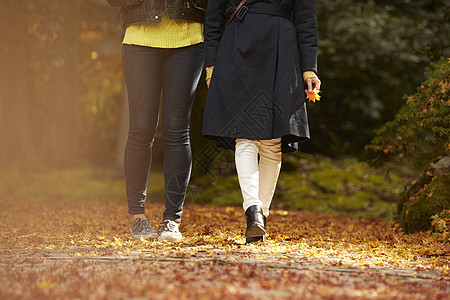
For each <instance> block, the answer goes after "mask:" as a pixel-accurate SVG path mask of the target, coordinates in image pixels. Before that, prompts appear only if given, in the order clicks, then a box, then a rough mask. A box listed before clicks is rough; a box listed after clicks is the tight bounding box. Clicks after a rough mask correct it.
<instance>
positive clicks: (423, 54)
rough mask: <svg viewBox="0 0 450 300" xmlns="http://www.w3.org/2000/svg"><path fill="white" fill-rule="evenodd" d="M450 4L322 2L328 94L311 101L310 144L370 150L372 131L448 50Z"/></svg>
mask: <svg viewBox="0 0 450 300" xmlns="http://www.w3.org/2000/svg"><path fill="white" fill-rule="evenodd" d="M449 8H450V4H449V2H448V1H422V0H419V1H407V0H394V1H354V0H343V1H331V0H318V1H317V12H318V24H319V62H318V66H319V76H320V78H321V80H322V91H323V93H322V101H321V102H319V103H314V104H312V105H309V106H308V109H309V115H310V121H311V136H312V139H311V141H309V142H308V143H306V144H305V146H304V150H306V151H307V152H314V153H322V154H324V155H327V156H332V157H336V156H342V155H354V156H359V157H362V156H364V155H365V153H364V151H362V148H363V147H364V145H366V144H367V143H369V142H370V139H371V138H372V136H373V129H375V128H378V127H379V126H381V125H382V124H384V123H385V122H387V121H388V120H391V119H392V117H393V115H394V113H395V112H396V111H397V110H398V109H399V108H400V106H401V105H402V96H403V95H404V94H408V93H411V92H413V91H414V89H415V88H416V86H417V85H418V84H419V83H420V82H421V81H423V79H424V78H423V73H422V71H421V70H422V69H424V68H425V67H426V66H427V65H428V64H429V63H430V62H431V61H432V60H438V59H439V58H441V57H449V56H450V44H449V43H450V37H449V32H450V23H448V22H447V20H448V14H449ZM324 144H326V145H327V147H324Z"/></svg>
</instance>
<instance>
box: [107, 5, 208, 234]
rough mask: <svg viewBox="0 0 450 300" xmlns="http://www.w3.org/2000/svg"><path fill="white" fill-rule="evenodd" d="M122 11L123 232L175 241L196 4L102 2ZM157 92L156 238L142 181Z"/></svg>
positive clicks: (197, 66)
mask: <svg viewBox="0 0 450 300" xmlns="http://www.w3.org/2000/svg"><path fill="white" fill-rule="evenodd" d="M108 2H109V4H110V5H111V6H116V7H121V10H120V13H119V20H120V21H121V23H122V24H123V26H124V28H125V36H124V39H123V53H122V58H123V68H124V74H125V80H126V84H127V88H128V102H129V108H130V129H129V133H128V140H127V145H126V149H125V179H126V192H127V199H128V213H129V214H130V218H131V226H130V231H131V234H132V236H133V238H135V239H140V238H144V239H158V240H172V241H178V240H180V239H181V238H182V235H181V233H180V232H179V230H178V226H179V224H180V222H181V215H182V210H183V203H184V199H185V195H186V188H187V185H188V182H189V179H190V175H191V168H192V152H191V146H190V137H189V118H190V113H191V108H192V103H193V99H194V92H195V90H196V87H197V84H198V81H199V78H200V74H201V72H202V68H203V19H204V9H205V8H206V1H205V2H203V0H108ZM161 90H162V93H163V101H162V109H161V128H162V134H163V140H164V179H165V192H166V199H165V204H166V210H165V211H164V214H163V221H162V222H161V223H160V224H159V227H160V229H161V232H160V234H159V235H158V234H157V232H156V231H155V229H153V228H152V226H151V225H150V224H149V222H148V220H147V218H146V217H145V208H144V204H145V201H146V195H147V180H148V176H149V172H150V167H151V161H152V146H153V141H154V136H155V132H156V127H157V124H158V119H159V113H158V112H159V103H160V95H161Z"/></svg>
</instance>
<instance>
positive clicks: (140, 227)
mask: <svg viewBox="0 0 450 300" xmlns="http://www.w3.org/2000/svg"><path fill="white" fill-rule="evenodd" d="M130 231H131V235H132V236H133V239H135V240H140V239H141V238H143V239H144V240H149V239H152V240H156V239H157V238H158V234H157V233H156V230H155V229H153V227H152V226H151V225H150V223H149V222H148V220H147V219H145V218H137V219H136V220H134V221H133V222H132V223H131V225H130Z"/></svg>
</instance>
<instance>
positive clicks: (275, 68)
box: [203, 0, 317, 153]
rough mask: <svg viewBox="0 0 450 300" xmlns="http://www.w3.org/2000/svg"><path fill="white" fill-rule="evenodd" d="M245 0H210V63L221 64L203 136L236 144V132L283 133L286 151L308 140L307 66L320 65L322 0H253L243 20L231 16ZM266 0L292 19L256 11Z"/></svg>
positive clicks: (267, 135) (222, 143)
mask: <svg viewBox="0 0 450 300" xmlns="http://www.w3.org/2000/svg"><path fill="white" fill-rule="evenodd" d="M240 1H241V0H209V2H208V10H207V13H206V20H205V66H214V72H213V76H212V79H211V84H210V88H209V91H208V98H207V102H206V107H205V112H204V121H203V136H204V137H206V138H210V139H214V140H216V141H217V144H218V145H219V146H222V147H226V148H230V149H234V146H235V142H234V141H235V139H236V138H246V139H252V140H265V139H273V138H279V137H281V138H282V151H283V153H286V152H292V151H295V150H297V149H298V143H299V142H302V141H305V140H307V139H309V127H308V118H307V113H306V103H305V93H304V87H303V79H302V73H303V72H304V71H314V72H316V71H317V20H316V10H315V0H249V1H248V2H247V4H246V5H247V6H248V8H249V10H248V13H247V14H246V15H245V17H244V18H243V19H242V21H240V20H238V19H237V18H234V19H233V21H232V22H231V23H230V25H229V26H228V27H226V29H225V30H224V25H225V22H226V20H227V18H228V17H229V16H230V15H231V13H232V12H233V11H234V9H235V7H236V6H237V5H238V4H239V2H240ZM260 3H266V4H273V5H277V6H280V5H281V6H283V7H284V8H288V9H289V10H290V11H291V18H285V17H281V16H274V15H270V14H260V13H251V12H252V7H256V6H257V5H259V4H260Z"/></svg>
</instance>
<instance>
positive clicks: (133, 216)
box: [130, 214, 147, 223]
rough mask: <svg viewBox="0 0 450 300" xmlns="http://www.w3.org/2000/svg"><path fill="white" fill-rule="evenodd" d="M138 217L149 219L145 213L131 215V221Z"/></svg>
mask: <svg viewBox="0 0 450 300" xmlns="http://www.w3.org/2000/svg"><path fill="white" fill-rule="evenodd" d="M137 218H144V219H147V218H146V217H145V214H138V215H130V222H131V223H133V222H134V220H136V219H137Z"/></svg>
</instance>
